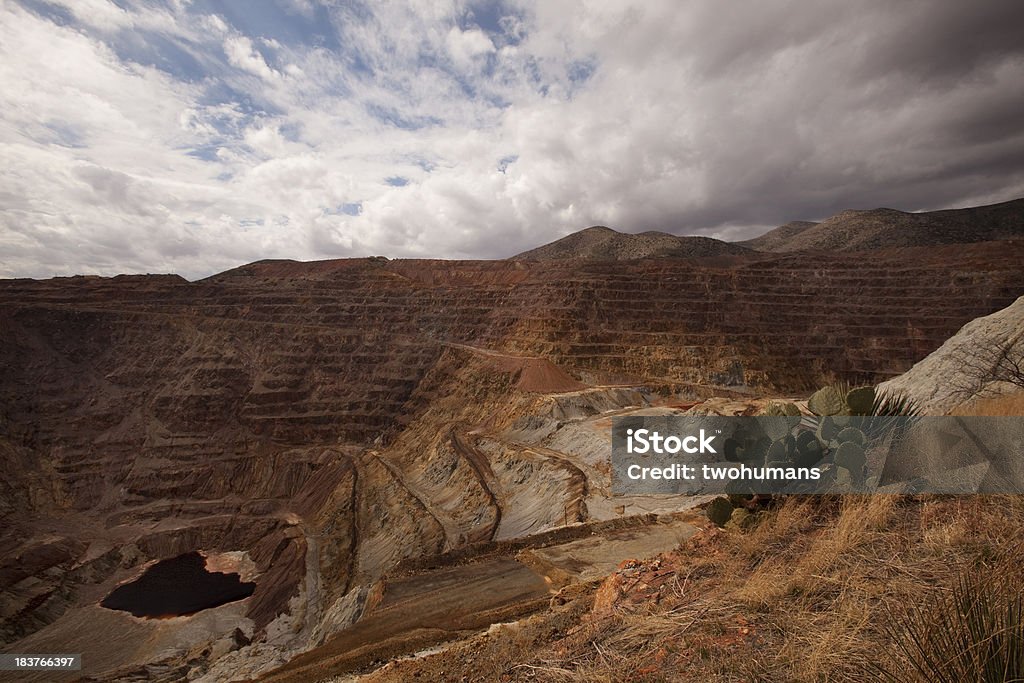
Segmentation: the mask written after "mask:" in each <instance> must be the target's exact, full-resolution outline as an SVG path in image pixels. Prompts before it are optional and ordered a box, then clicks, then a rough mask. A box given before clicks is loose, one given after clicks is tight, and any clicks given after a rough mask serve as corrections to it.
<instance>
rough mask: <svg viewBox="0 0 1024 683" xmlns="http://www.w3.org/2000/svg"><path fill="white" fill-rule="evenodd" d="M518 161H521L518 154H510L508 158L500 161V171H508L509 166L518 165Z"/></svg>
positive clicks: (505, 157)
mask: <svg viewBox="0 0 1024 683" xmlns="http://www.w3.org/2000/svg"><path fill="white" fill-rule="evenodd" d="M517 161H519V155H518V154H509V155H508V156H504V157H502V158H500V159H498V171H500V172H501V173H504V172H505V171H507V170H508V167H509V166H511V165H512V164H514V163H516V162H517Z"/></svg>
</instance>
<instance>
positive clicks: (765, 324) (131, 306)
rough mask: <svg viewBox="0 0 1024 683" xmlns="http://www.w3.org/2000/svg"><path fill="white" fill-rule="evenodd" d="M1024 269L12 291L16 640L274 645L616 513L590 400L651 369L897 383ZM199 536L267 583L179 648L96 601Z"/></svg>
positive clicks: (654, 269)
mask: <svg viewBox="0 0 1024 683" xmlns="http://www.w3.org/2000/svg"><path fill="white" fill-rule="evenodd" d="M1022 261H1024V245H1022V244H1016V243H1004V244H975V245H967V246H957V247H955V248H936V249H928V250H906V251H894V252H878V253H875V254H873V255H871V257H870V258H868V257H865V256H864V255H839V256H815V257H814V258H809V257H806V256H802V255H800V256H778V255H770V254H752V255H737V256H724V257H720V258H717V259H704V260H696V259H674V260H648V261H640V262H616V263H602V264H594V263H589V264H588V263H578V262H577V263H573V264H560V263H558V262H546V263H543V264H541V263H525V262H522V263H518V262H438V261H390V262H389V261H386V260H380V259H364V260H348V261H329V262H321V263H311V264H299V263H292V262H261V263H256V264H252V265H249V266H245V267H243V268H239V269H236V270H234V271H229V272H227V273H224V274H221V275H219V276H215V277H213V278H210V279H208V280H205V281H201V282H196V283H188V282H185V281H184V280H181V279H180V278H174V277H160V276H153V277H149V276H146V277H142V276H140V277H129V278H123V277H122V278H113V279H104V278H68V279H56V280H49V281H41V282H34V281H25V280H16V281H6V282H0V329H3V331H4V343H3V344H2V345H0V494H2V495H0V513H2V514H3V516H4V519H5V522H7V523H6V524H5V525H4V528H3V529H0V541H2V542H3V547H4V548H5V549H7V550H6V551H5V553H6V554H5V555H4V556H3V557H2V558H0V640H2V641H3V642H4V643H13V642H15V641H18V642H19V643H27V644H32V645H33V646H34V647H39V648H44V649H45V646H48V645H49V646H52V645H56V644H61V643H67V642H72V641H73V637H72V636H73V634H77V633H78V631H80V630H81V624H83V623H89V622H90V620H94V621H95V622H96V623H97V624H103V626H102V628H103V629H105V631H104V633H103V638H102V640H103V641H104V642H103V643H100V644H98V645H95V647H97V648H99V649H97V650H96V651H95V652H93V655H92V656H93V661H97V662H103V663H104V666H107V667H108V669H109V671H134V670H136V668H138V667H140V666H144V665H145V666H148V664H147V662H148V661H149V660H147V659H146V657H147V656H150V655H151V656H153V657H156V656H157V655H158V654H160V656H164V655H166V653H167V652H172V653H180V654H174V655H173V657H171V659H169V660H167V661H164V663H163V664H161V665H160V666H163V667H165V668H166V670H169V671H177V669H176V668H175V667H178V666H185V664H187V663H188V662H189V661H191V660H190V659H189V658H190V657H193V656H195V657H199V655H195V653H197V652H198V653H202V652H207V654H206V655H202V657H199V659H200V660H201V659H203V657H207V658H208V657H209V656H210V655H209V653H210V652H214V651H216V652H222V651H224V650H225V649H227V650H231V647H229V646H230V644H231V643H234V642H236V641H237V642H239V643H240V642H242V640H245V641H246V642H248V641H249V640H251V641H252V643H253V644H252V645H246V646H245V647H251V648H258V647H261V644H271V645H273V647H274V648H277V649H276V650H274V652H275V654H274V655H273V656H270V655H267V657H268V659H267V662H270V661H271V660H272V659H273V658H274V657H278V658H279V657H281V656H283V655H282V654H281V653H285V652H295V651H299V650H301V649H303V648H305V647H308V646H309V644H310V643H312V642H315V641H316V640H317V639H318V638H321V637H323V634H324V633H328V632H330V631H332V630H333V629H335V628H337V627H339V626H340V625H341V624H342V623H345V624H347V623H350V622H351V620H352V619H353V618H355V616H354V615H358V613H359V610H360V609H361V608H360V605H362V604H363V603H364V602H365V601H366V600H370V598H371V597H372V595H373V590H372V589H371V588H372V586H373V585H374V583H375V582H376V581H377V580H378V579H379V578H380V577H381V576H383V575H384V574H385V573H386V572H387V571H389V570H390V569H391V568H392V567H394V566H395V565H397V564H398V563H400V562H402V561H403V560H411V559H415V558H418V557H423V556H427V555H433V554H437V553H441V552H445V551H451V550H453V549H456V548H460V547H464V546H465V545H466V544H469V543H474V542H478V541H491V540H501V539H509V538H514V537H517V536H520V535H523V534H533V533H536V532H539V531H544V530H548V529H551V528H553V527H557V526H561V525H565V524H571V523H575V522H580V521H585V520H588V519H593V518H594V517H595V516H597V517H598V518H602V516H605V515H608V516H611V515H614V514H616V513H615V512H614V511H613V506H612V505H610V504H608V503H607V502H605V499H604V498H603V497H602V487H604V486H605V483H606V479H607V476H608V472H607V469H606V468H604V469H602V463H601V462H600V457H599V448H598V447H599V446H600V444H601V443H602V438H603V437H602V434H603V432H602V431H601V430H602V429H604V427H603V426H602V425H601V424H599V423H598V422H593V423H591V422H585V421H586V420H589V419H590V418H592V417H594V416H597V415H598V414H599V413H601V412H602V411H607V410H615V409H619V408H624V407H626V406H636V405H638V404H643V403H645V402H646V401H648V400H649V399H650V397H651V396H653V394H651V393H649V392H644V391H639V390H637V388H636V387H638V386H640V385H646V386H648V387H652V388H654V389H657V390H660V391H662V392H664V393H666V394H677V393H679V392H687V393H690V394H692V395H695V396H699V395H709V394H711V393H720V392H722V391H733V392H736V393H739V394H742V393H744V392H749V391H751V390H752V389H756V388H765V389H769V388H770V389H772V390H779V391H785V390H800V389H803V388H805V387H807V386H810V385H811V384H815V383H819V382H821V381H823V380H824V379H829V378H830V377H831V376H832V375H833V374H839V375H843V376H847V377H851V376H852V377H856V378H857V379H861V380H863V379H881V378H885V377H887V376H891V375H893V374H896V373H899V372H902V371H905V370H906V369H907V368H909V367H910V365H911V364H912V363H913V362H915V361H916V360H919V359H921V358H923V357H924V356H925V355H926V354H927V353H929V352H930V351H932V350H934V349H935V348H936V347H938V346H939V344H940V343H942V341H944V340H945V339H946V338H947V337H948V336H949V335H950V334H952V333H953V332H954V331H955V330H956V329H958V328H959V327H960V326H961V325H963V324H964V323H965V322H966V321H968V320H971V319H973V318H975V317H977V316H979V315H984V314H987V313H990V312H991V311H993V310H996V309H998V308H1001V307H1003V306H1006V305H1007V304H1009V303H1010V302H1011V301H1012V300H1013V299H1014V298H1015V297H1016V296H1018V295H1019V294H1020V293H1021V292H1022V291H1024V273H1022V272H1021V271H1020V269H1019V267H1018V264H1019V263H1021V262H1022ZM576 422H579V423H580V426H579V427H578V428H576V427H574V428H573V429H571V430H562V426H564V425H565V424H570V423H571V424H575V423H576ZM560 449H564V451H563V450H560ZM620 514H621V513H620ZM193 551H201V552H203V553H206V554H208V555H216V554H224V553H228V554H230V553H237V554H242V555H244V557H245V558H246V561H247V562H251V567H252V570H251V571H252V580H253V581H254V582H255V583H256V589H255V591H254V593H253V595H252V596H250V597H248V598H245V599H244V600H241V601H237V602H234V603H231V604H229V605H224V606H222V607H217V608H214V609H211V610H204V611H203V612H201V613H199V614H198V615H196V616H195V617H180V618H178V619H180V621H175V620H173V619H172V620H169V621H168V622H167V623H166V624H163V625H162V626H161V628H162V629H163V630H162V631H161V633H162V634H163V635H162V636H161V637H162V638H164V640H160V639H155V636H154V637H153V639H151V640H152V642H153V643H159V646H160V648H162V649H160V650H159V652H157V650H155V649H153V648H155V647H156V645H144V644H143V643H144V642H150V641H146V640H145V638H147V637H149V636H146V634H147V633H149V632H148V631H146V629H147V628H149V627H148V626H146V627H141V626H139V624H138V623H137V622H134V621H132V619H133V618H132V617H130V616H126V615H125V616H122V615H110V614H105V615H103V616H102V617H98V616H96V613H95V612H94V611H93V610H101V609H102V608H100V607H98V603H99V601H100V600H101V599H102V598H103V597H104V596H105V595H107V594H109V593H110V591H111V590H112V589H113V588H114V587H115V586H116V585H117V584H119V583H121V582H124V581H127V580H130V579H131V578H132V577H134V576H137V575H138V574H139V572H140V571H141V568H143V567H144V566H147V564H148V563H152V562H154V561H157V560H163V559H167V558H170V557H175V556H178V555H181V554H184V553H189V552H193ZM247 580H248V579H247ZM200 615H203V616H201V617H200ZM188 619H192V620H193V621H188ZM332 620H336V622H335V621H332ZM140 629H141V630H140ZM203 629H206V630H203ZM236 629H240V632H241V633H242V636H244V638H235V639H234V640H232V639H230V638H229V639H228V640H224V638H225V637H227V636H229V635H230V634H232V633H234V632H235V630H236ZM140 633H141V634H142V635H139V634H140ZM74 637H75V638H77V637H79V636H78V635H74ZM119 639H122V640H123V641H124V642H128V641H129V640H130V641H131V642H132V643H135V642H136V640H138V641H139V642H138V643H136V645H133V647H132V648H127V647H123V646H121V645H118V644H117V643H119V642H121V641H119ZM74 642H78V641H74ZM104 643H109V647H108V645H106V644H104ZM204 643H205V644H204ZM217 643H220V644H219V645H216V647H214V645H215V644H217ZM225 643H227V645H225ZM88 645H89V644H88V643H85V644H83V647H85V646H88ZM104 647H107V648H108V649H106V650H104V649H103V648H104ZM240 647H241V646H240ZM50 649H53V648H52V647H51V648H50ZM55 651H56V650H55ZM60 651H64V650H60ZM268 651H269V650H268ZM125 653H130V656H129V655H127V654H125ZM189 653H192V654H189ZM250 654H251V656H252V657H253V658H255V659H253V661H256V660H257V659H258V657H257V656H256V655H255V654H252V653H251V652H250ZM168 656H169V655H168ZM126 657H127V659H126ZM161 661H163V660H161ZM197 661H198V660H197ZM267 665H269V663H268V664H267ZM189 666H192V667H193V668H195V667H200V669H201V666H200V664H195V663H193V664H190V665H189ZM203 666H205V665H203ZM133 667H135V668H133ZM199 673H201V671H199ZM111 675H113V674H111Z"/></svg>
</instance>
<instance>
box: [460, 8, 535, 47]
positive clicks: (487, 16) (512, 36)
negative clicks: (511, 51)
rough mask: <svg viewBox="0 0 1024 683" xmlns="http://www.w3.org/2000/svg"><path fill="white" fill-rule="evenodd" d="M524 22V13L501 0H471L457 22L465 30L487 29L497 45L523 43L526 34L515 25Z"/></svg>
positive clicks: (520, 24)
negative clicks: (474, 0) (516, 28)
mask: <svg viewBox="0 0 1024 683" xmlns="http://www.w3.org/2000/svg"><path fill="white" fill-rule="evenodd" d="M523 23H524V17H523V15H522V14H521V13H520V12H517V11H516V9H515V8H513V7H512V6H511V5H509V4H508V3H506V2H502V1H501V0H497V1H494V0H480V1H476V2H470V3H469V6H468V7H467V8H466V11H465V12H464V13H463V14H462V16H460V17H459V18H458V22H457V24H458V27H459V28H460V29H462V30H463V31H465V30H467V29H470V28H473V27H477V28H479V29H480V30H482V31H485V32H486V33H487V34H488V35H489V37H490V38H491V40H492V41H493V42H494V44H495V46H497V47H503V46H505V45H518V44H519V43H521V42H522V41H523V38H524V36H523V34H522V33H521V32H519V31H516V30H514V27H516V26H522V25H523Z"/></svg>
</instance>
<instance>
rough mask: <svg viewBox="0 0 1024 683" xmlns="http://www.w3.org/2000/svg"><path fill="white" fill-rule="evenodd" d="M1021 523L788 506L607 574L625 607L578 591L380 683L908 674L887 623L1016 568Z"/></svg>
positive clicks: (995, 516) (931, 511)
mask: <svg viewBox="0 0 1024 683" xmlns="http://www.w3.org/2000/svg"><path fill="white" fill-rule="evenodd" d="M1022 523H1024V497H1020V496H1017V497H1012V496H963V497H952V496H941V497H940V496H928V497H916V498H905V497H895V496H871V497H843V498H840V497H814V498H810V497H808V498H798V497H792V498H789V499H787V500H786V501H785V502H784V503H783V504H781V505H779V506H778V507H777V508H775V509H772V510H768V511H765V512H762V513H759V522H758V523H757V525H756V526H754V527H753V528H751V529H749V530H747V531H742V532H741V531H736V530H728V531H710V532H707V533H703V534H699V535H698V536H697V537H695V538H694V539H692V540H691V541H689V542H687V544H685V545H684V546H682V547H681V548H680V549H679V550H678V551H677V552H675V553H672V554H670V555H667V556H663V557H662V558H660V561H659V563H653V562H648V563H646V564H645V567H646V569H643V570H641V573H640V574H639V575H634V574H629V575H624V574H623V573H622V572H620V573H619V574H618V575H616V576H615V577H611V578H610V579H609V580H608V581H607V582H606V583H605V585H604V586H603V587H602V588H601V589H600V591H599V592H600V593H601V595H602V596H604V597H607V596H608V595H609V594H610V595H613V596H617V597H615V599H614V600H611V601H609V600H607V599H602V600H598V604H599V605H603V607H601V608H599V609H595V610H591V608H590V605H592V604H594V598H593V596H591V595H590V594H587V593H580V594H579V596H578V597H577V598H576V601H575V602H574V603H570V604H569V605H566V606H565V607H563V608H560V609H561V610H562V611H556V612H553V613H549V614H546V615H538V616H536V617H534V618H532V620H530V622H529V625H528V626H527V627H526V628H524V629H519V630H517V631H511V632H510V633H509V634H508V635H507V636H500V635H499V636H491V637H487V638H483V639H477V640H475V641H468V642H467V643H465V644H463V645H460V646H458V647H457V648H453V649H452V650H451V651H448V652H445V653H441V654H438V655H434V656H433V657H429V658H426V659H424V660H420V661H418V662H415V663H411V664H409V665H407V666H404V667H395V668H393V669H391V670H390V672H389V673H388V674H387V675H383V676H381V675H375V676H374V677H373V679H374V680H409V679H410V678H413V677H414V676H415V674H416V673H417V672H419V673H420V674H421V676H426V677H427V678H425V680H453V681H458V680H463V678H464V679H465V680H498V681H565V682H570V683H576V682H582V681H637V682H654V681H691V680H692V681H796V682H806V683H811V682H821V681H863V680H866V679H868V677H869V675H870V672H871V667H872V665H873V664H875V663H878V662H880V661H884V662H889V663H891V664H893V666H898V665H900V656H901V655H900V654H899V653H894V654H892V655H889V654H887V653H889V652H891V651H892V647H891V637H892V634H891V633H888V632H887V628H889V626H888V625H890V624H893V623H899V620H900V618H901V617H902V616H903V615H906V614H908V612H909V611H911V610H912V609H913V608H914V607H915V606H919V605H922V604H925V603H926V602H928V601H929V600H930V599H932V598H934V597H935V596H937V595H944V594H947V593H948V592H949V591H951V590H952V588H953V587H954V586H955V585H956V584H957V581H958V579H959V577H961V576H963V575H964V574H965V573H970V574H971V575H977V576H987V575H993V574H996V573H1005V572H1006V571H1007V569H1006V567H1007V558H1014V562H1015V563H1016V565H1017V566H1018V567H1019V565H1020V557H1021V556H1024V546H1022V543H1021V541H1020V540H1019V538H1020V536H1021V529H1022ZM652 577H661V578H657V581H663V583H662V584H660V585H655V584H656V583H657V581H656V580H655V579H654V578H652ZM1022 580H1024V571H1022ZM1018 585H1019V584H1018ZM609 591H611V592H610V593H609ZM609 605H610V606H609ZM570 608H571V609H570ZM567 609H568V610H569V611H568V612H567V611H565V610H567ZM570 613H571V614H572V615H573V616H572V617H571V618H569V617H567V616H566V615H568V614H570ZM481 661H486V662H487V665H486V666H481V665H480V664H479V663H480V662H481ZM467 662H468V663H467ZM474 662H475V663H474ZM442 672H443V674H442ZM381 673H383V672H381ZM421 680H423V678H421Z"/></svg>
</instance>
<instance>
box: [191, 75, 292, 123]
mask: <svg viewBox="0 0 1024 683" xmlns="http://www.w3.org/2000/svg"><path fill="white" fill-rule="evenodd" d="M198 104H200V105H218V104H230V105H233V106H234V107H235V109H236V110H237V111H238V112H239V113H240V114H242V117H243V119H245V120H246V121H251V120H253V119H257V118H263V117H268V116H279V115H281V114H283V113H284V112H283V111H282V110H281V109H280V108H279V107H276V106H275V105H273V104H271V103H270V102H267V101H266V100H262V99H260V101H257V100H255V99H254V98H253V97H252V96H251V95H250V94H249V93H246V92H242V91H241V90H238V89H237V88H235V87H233V86H232V85H231V84H229V83H227V82H226V81H224V80H220V79H212V80H210V81H208V82H207V84H206V88H205V90H204V91H203V94H202V95H201V96H200V97H199V98H198Z"/></svg>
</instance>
